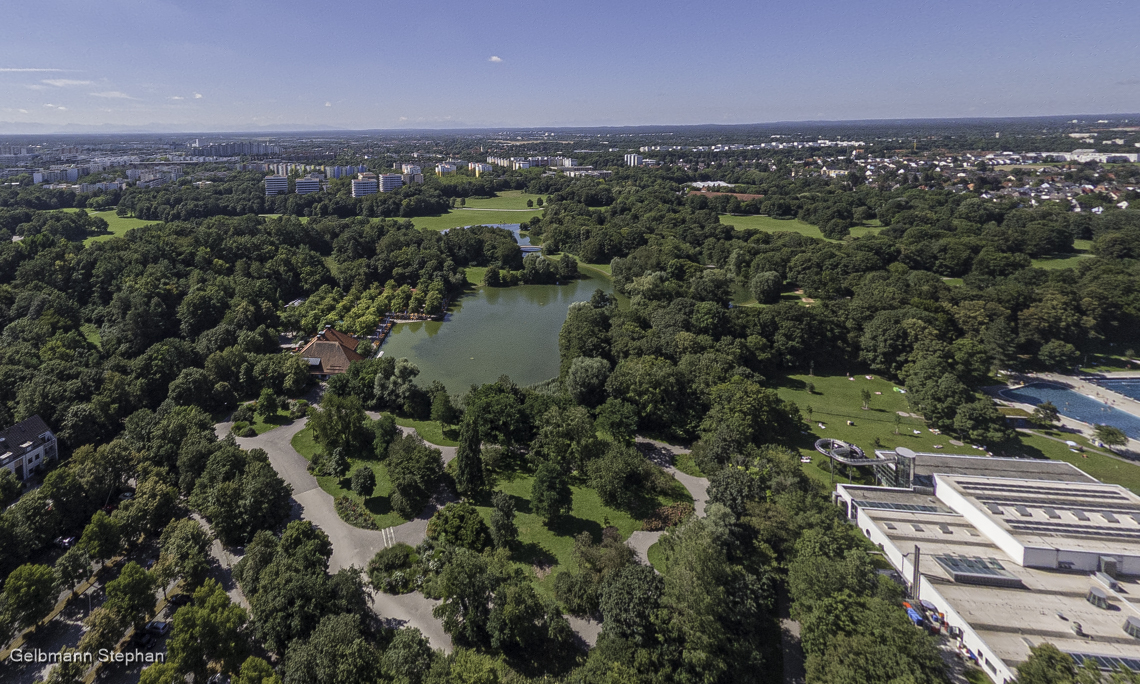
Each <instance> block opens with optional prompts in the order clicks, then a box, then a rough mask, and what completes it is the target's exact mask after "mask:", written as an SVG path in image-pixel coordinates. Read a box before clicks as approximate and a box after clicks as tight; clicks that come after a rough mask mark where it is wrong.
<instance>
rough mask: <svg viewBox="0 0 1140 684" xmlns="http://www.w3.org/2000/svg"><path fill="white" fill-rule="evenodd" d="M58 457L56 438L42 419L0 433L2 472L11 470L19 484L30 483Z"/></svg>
mask: <svg viewBox="0 0 1140 684" xmlns="http://www.w3.org/2000/svg"><path fill="white" fill-rule="evenodd" d="M58 457H59V449H58V446H57V444H56V439H55V435H53V434H52V432H51V429H50V428H49V427H48V426H47V424H46V423H44V421H43V419H42V418H40V417H39V416H32V417H31V418H28V419H27V420H23V421H20V422H19V423H16V424H15V425H13V426H12V427H10V428H8V429H7V430H4V431H3V432H0V468H5V469H7V470H10V471H11V472H12V474H13V475H15V476H16V479H17V480H24V479H26V478H27V477H28V475H30V474H32V473H33V472H36V471H39V470H40V469H41V468H42V466H43V465H44V464H45V463H47V462H48V461H54V460H55V459H56V458H58Z"/></svg>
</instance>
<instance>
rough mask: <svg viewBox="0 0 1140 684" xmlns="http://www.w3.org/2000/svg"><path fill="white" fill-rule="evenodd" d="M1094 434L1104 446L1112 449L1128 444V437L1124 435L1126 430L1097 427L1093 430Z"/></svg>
mask: <svg viewBox="0 0 1140 684" xmlns="http://www.w3.org/2000/svg"><path fill="white" fill-rule="evenodd" d="M1093 434H1094V435H1096V438H1097V439H1098V440H1100V442H1101V443H1102V444H1106V445H1108V446H1110V447H1118V446H1124V445H1125V444H1127V443H1128V435H1126V434H1124V430H1121V429H1120V428H1117V427H1113V426H1111V425H1097V426H1096V427H1094V428H1093Z"/></svg>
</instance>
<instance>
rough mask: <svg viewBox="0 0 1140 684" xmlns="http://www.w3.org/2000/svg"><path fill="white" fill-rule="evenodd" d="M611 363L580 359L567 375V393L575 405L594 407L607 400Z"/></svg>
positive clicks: (572, 365)
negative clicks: (607, 383)
mask: <svg viewBox="0 0 1140 684" xmlns="http://www.w3.org/2000/svg"><path fill="white" fill-rule="evenodd" d="M609 377H610V363H609V361H606V360H605V359H597V358H586V357H582V356H580V357H578V358H576V359H574V360H573V361H572V362H571V363H570V370H569V371H567V373H566V381H565V385H566V391H567V392H569V393H570V398H571V399H573V400H574V402H575V403H578V404H582V405H583V406H589V407H594V406H597V405H598V404H600V403H601V402H602V401H603V400H604V399H605V388H606V380H608V379H609Z"/></svg>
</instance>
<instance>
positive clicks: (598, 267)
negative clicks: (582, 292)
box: [570, 254, 614, 278]
mask: <svg viewBox="0 0 1140 684" xmlns="http://www.w3.org/2000/svg"><path fill="white" fill-rule="evenodd" d="M570 256H573V257H574V258H575V259H576V260H577V261H578V268H580V269H583V270H587V271H593V272H595V273H601V274H602V275H604V276H605V277H607V278H612V277H614V272H613V269H611V268H610V265H609V264H587V263H586V262H585V261H582V259H581V258H579V257H578V256H575V255H573V254H571V255H570Z"/></svg>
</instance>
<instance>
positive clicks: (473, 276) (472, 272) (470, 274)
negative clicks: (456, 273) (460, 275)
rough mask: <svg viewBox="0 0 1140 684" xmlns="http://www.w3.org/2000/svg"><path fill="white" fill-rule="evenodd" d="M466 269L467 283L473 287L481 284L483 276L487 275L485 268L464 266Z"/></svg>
mask: <svg viewBox="0 0 1140 684" xmlns="http://www.w3.org/2000/svg"><path fill="white" fill-rule="evenodd" d="M464 268H465V269H467V282H468V283H470V284H471V285H474V286H480V285H482V284H483V276H485V275H486V274H487V267H486V266H464Z"/></svg>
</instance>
